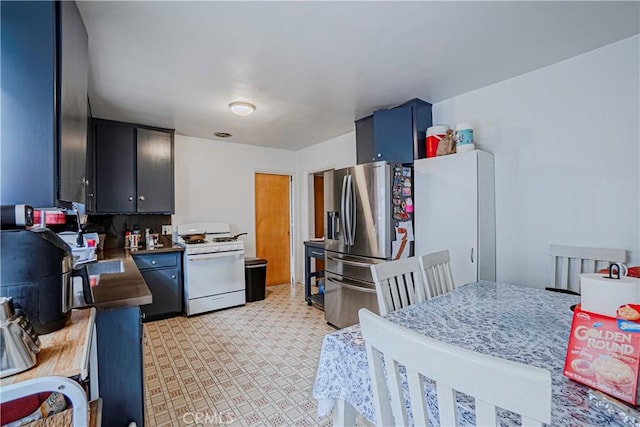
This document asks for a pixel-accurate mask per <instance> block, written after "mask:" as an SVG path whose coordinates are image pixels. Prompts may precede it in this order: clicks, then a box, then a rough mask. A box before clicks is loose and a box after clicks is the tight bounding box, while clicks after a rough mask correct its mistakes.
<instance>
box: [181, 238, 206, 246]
mask: <svg viewBox="0 0 640 427" xmlns="http://www.w3.org/2000/svg"><path fill="white" fill-rule="evenodd" d="M184 243H185V244H187V245H197V244H198V243H207V241H206V240H204V239H199V240H189V241H186V240H185V242H184Z"/></svg>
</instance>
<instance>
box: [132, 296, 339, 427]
mask: <svg viewBox="0 0 640 427" xmlns="http://www.w3.org/2000/svg"><path fill="white" fill-rule="evenodd" d="M334 330H335V329H333V328H332V327H330V326H328V325H327V324H326V322H325V320H324V313H323V312H322V311H321V310H318V309H317V308H315V307H309V306H308V305H307V304H306V302H305V301H304V288H303V286H302V285H299V284H298V285H289V284H286V285H279V286H269V287H268V288H267V295H266V298H265V300H263V301H256V302H251V303H247V305H245V306H241V307H235V308H230V309H226V310H221V311H217V312H212V313H207V314H202V315H199V316H194V317H190V318H187V317H184V316H178V317H174V318H171V319H166V320H159V321H155V322H148V323H145V324H144V332H145V340H144V374H145V399H146V405H145V411H146V413H145V417H146V420H145V421H146V422H145V424H146V425H147V426H149V427H156V426H189V425H191V426H196V425H201V426H208V425H212V426H215V425H219V426H224V425H231V426H263V425H271V426H316V425H320V426H330V425H331V418H330V417H325V418H322V419H318V416H317V402H316V401H315V399H313V397H312V395H311V392H312V388H313V381H314V379H315V374H316V369H317V366H318V357H319V355H320V348H321V345H322V338H323V337H324V335H325V334H327V333H330V332H333V331H334Z"/></svg>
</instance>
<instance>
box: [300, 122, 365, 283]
mask: <svg viewBox="0 0 640 427" xmlns="http://www.w3.org/2000/svg"><path fill="white" fill-rule="evenodd" d="M296 157H297V165H298V168H297V184H296V188H297V193H296V195H297V197H296V204H295V210H296V224H297V227H296V233H295V234H296V236H295V243H294V247H295V251H296V280H297V281H298V282H300V283H304V245H303V243H302V242H304V241H305V240H309V238H312V237H313V236H312V231H311V230H310V229H309V225H310V218H311V217H312V214H311V212H310V211H309V207H310V206H312V201H313V192H312V191H310V185H309V184H310V182H309V174H313V173H314V172H320V171H325V170H327V169H340V168H345V167H349V166H353V165H355V164H356V134H355V131H354V132H350V133H347V134H345V135H342V136H338V137H336V138H333V139H330V140H328V141H324V142H322V143H320V144H315V145H313V146H311V147H308V148H305V149H302V150H300V151H298V152H297V153H296Z"/></svg>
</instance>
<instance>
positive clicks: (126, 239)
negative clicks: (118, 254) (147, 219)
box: [124, 225, 131, 248]
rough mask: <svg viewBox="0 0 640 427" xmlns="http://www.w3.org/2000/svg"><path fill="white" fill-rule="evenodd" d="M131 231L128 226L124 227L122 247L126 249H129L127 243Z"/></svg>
mask: <svg viewBox="0 0 640 427" xmlns="http://www.w3.org/2000/svg"><path fill="white" fill-rule="evenodd" d="M130 236H131V230H129V226H128V225H125V230H124V247H125V248H128V247H129V241H130V240H131V237H130Z"/></svg>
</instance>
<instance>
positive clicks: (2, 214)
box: [0, 205, 34, 229]
mask: <svg viewBox="0 0 640 427" xmlns="http://www.w3.org/2000/svg"><path fill="white" fill-rule="evenodd" d="M0 218H1V221H2V228H3V229H5V228H16V227H30V226H32V225H33V223H34V213H33V208H32V207H31V206H29V205H2V206H1V207H0Z"/></svg>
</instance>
